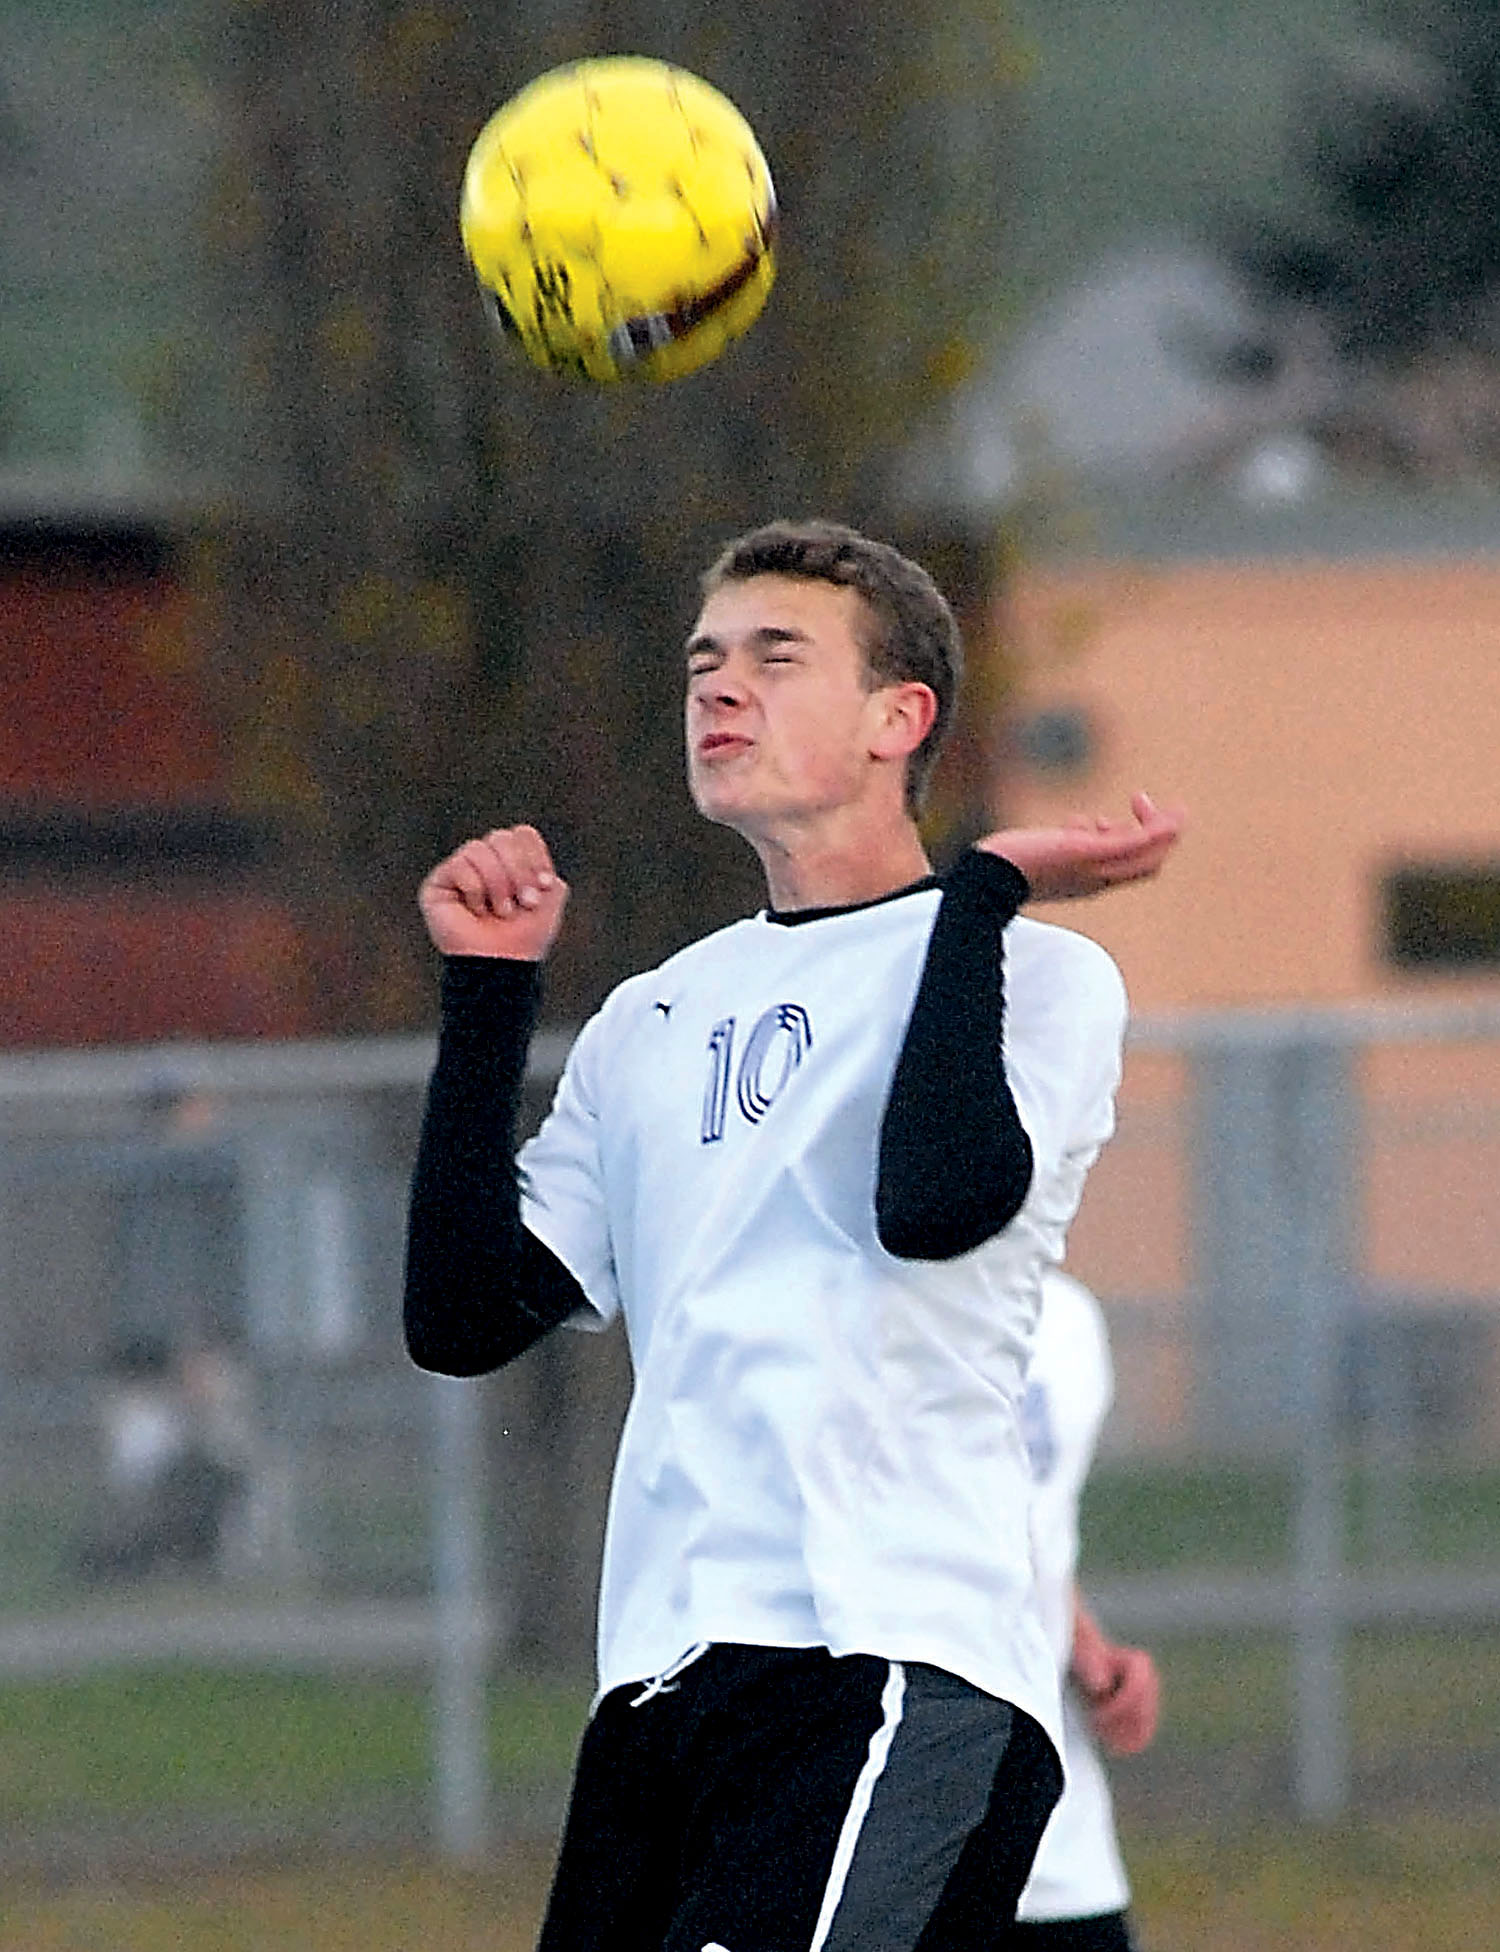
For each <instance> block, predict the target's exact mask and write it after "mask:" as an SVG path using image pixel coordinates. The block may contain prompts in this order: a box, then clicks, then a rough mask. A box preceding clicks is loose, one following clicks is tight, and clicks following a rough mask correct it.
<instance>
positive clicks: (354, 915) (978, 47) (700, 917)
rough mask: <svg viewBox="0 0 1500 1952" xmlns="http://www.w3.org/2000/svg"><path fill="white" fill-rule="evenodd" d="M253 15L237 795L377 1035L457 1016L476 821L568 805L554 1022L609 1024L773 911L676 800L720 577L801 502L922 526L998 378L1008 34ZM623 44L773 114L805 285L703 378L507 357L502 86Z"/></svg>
mask: <svg viewBox="0 0 1500 1952" xmlns="http://www.w3.org/2000/svg"><path fill="white" fill-rule="evenodd" d="M218 18H219V26H218V28H217V30H216V37H215V39H216V45H217V47H218V49H219V62H220V65H219V70H218V74H217V77H216V85H217V87H218V89H219V92H220V96H221V100H222V104H223V111H224V115H225V118H226V128H227V141H226V157H225V167H224V172H223V181H222V186H221V190H220V194H219V196H218V198H217V201H216V205H215V208H214V212H213V233H214V238H215V243H216V250H217V256H218V260H219V263H220V264H221V265H222V267H223V270H224V274H225V276H224V281H223V287H222V288H223V291H224V294H225V303H224V315H225V317H226V320H227V321H228V322H229V323H228V324H227V325H226V332H225V340H226V347H227V348H228V350H229V352H230V353H231V354H232V355H233V356H234V357H235V359H236V360H237V362H238V364H237V372H238V401H239V411H238V415H237V431H236V434H235V436H234V439H233V440H232V442H231V443H230V446H231V453H230V456H229V466H228V478H229V480H230V482H231V495H230V497H229V499H228V501H227V502H226V505H225V506H224V507H223V508H222V509H221V510H219V511H218V512H217V513H216V515H215V516H214V518H213V519H212V520H211V521H209V522H208V523H206V524H205V525H204V530H203V533H202V535H201V538H200V545H199V548H198V553H197V569H196V576H195V581H196V584H197V587H198V590H199V594H200V596H201V598H202V600H203V603H204V604H205V606H206V607H207V609H208V611H209V613H210V616H211V625H212V641H213V643H214V645H215V654H214V659H213V671H214V674H215V678H216V681H217V686H218V691H219V696H220V699H221V702H222V704H223V707H224V710H225V712H226V714H227V716H228V719H229V722H230V725H231V728H232V746H233V750H234V752H235V754H236V764H237V767H238V792H239V795H240V798H241V800H242V802H243V804H244V805H245V807H246V808H247V809H248V810H250V811H253V812H256V813H259V814H261V815H266V816H270V817H272V818H274V819H276V820H277V821H279V822H280V823H282V825H283V826H284V828H285V829H286V831H287V832H288V833H289V835H290V836H292V841H293V844H292V846H291V848H290V851H289V854H288V863H289V890H290V892H292V893H293V894H294V895H296V896H297V897H299V898H300V899H301V900H302V901H303V903H304V904H305V907H306V909H307V911H308V912H309V913H310V914H313V915H315V916H316V917H318V918H319V931H318V932H319V934H320V936H321V938H322V939H323V940H324V941H325V942H327V943H328V944H330V945H332V949H333V953H332V954H331V956H330V959H329V964H328V968H327V971H326V980H327V981H328V982H329V983H330V984H331V985H335V986H336V995H337V1001H336V1003H333V1004H331V1005H330V1015H331V1017H332V1018H333V1020H334V1021H336V1022H337V1023H338V1024H339V1025H340V1026H341V1027H344V1028H349V1029H357V1028H385V1027H392V1026H398V1025H406V1024H411V1023H414V1022H419V1021H425V1020H428V1019H429V1018H430V1015H431V1010H432V985H431V964H430V960H429V958H428V957H427V954H426V951H425V947H424V944H423V941H422V939H421V934H420V929H419V927H418V925H417V922H416V917H415V910H414V907H413V891H414V888H415V884H416V882H417V880H418V878H419V877H420V875H421V873H422V872H424V871H425V869H426V867H427V866H428V865H429V864H430V863H431V861H432V860H434V859H436V858H437V857H438V855H439V854H440V853H442V852H444V851H446V850H447V849H448V848H449V847H450V846H452V845H454V844H455V843H456V842H457V841H458V840H459V839H461V838H462V837H463V836H464V835H465V834H467V833H469V832H471V831H473V830H475V829H476V828H478V827H483V826H487V825H491V824H495V823H499V822H509V821H514V820H519V819H530V820H532V821H534V822H535V823H536V824H537V825H538V826H539V827H541V828H542V830H543V831H544V832H545V833H546V834H547V835H548V837H549V839H550V840H551V841H552V843H553V845H554V849H555V852H556V854H557V856H558V859H559V863H560V865H561V867H562V870H563V872H564V873H565V874H566V875H567V876H568V878H569V879H570V881H571V882H572V883H573V884H574V891H575V892H574V901H573V905H572V907H571V909H570V914H569V921H568V925H567V928H566V929H565V931H564V936H563V940H562V943H561V945H560V947H559V951H558V954H557V956H556V957H555V959H554V964H553V967H552V970H551V972H550V978H549V1004H550V1008H551V1010H552V1012H553V1013H554V1014H555V1015H577V1014H579V1013H581V1012H582V1011H583V1010H584V1009H586V1008H587V1007H590V1006H591V1005H592V1004H593V1003H594V1002H595V1001H596V1000H597V998H598V996H599V994H600V993H601V992H602V990H603V989H604V987H605V986H606V985H607V984H608V983H609V982H611V981H613V980H614V979H616V978H617V977H618V976H619V975H620V974H622V973H623V972H625V971H626V970H627V969H630V968H634V967H638V966H640V965H641V964H642V963H644V962H646V961H648V960H651V959H654V958H656V957H658V956H660V955H661V954H663V953H665V952H668V951H670V950H671V949H672V948H674V947H676V946H677V945H678V943H679V942H680V941H682V940H683V939H685V938H686V937H688V936H689V935H692V934H695V933H698V932H700V931H701V930H702V929H703V928H704V927H706V926H708V925H711V924H713V923H716V922H718V921H720V920H722V919H725V918H727V917H728V916H729V915H731V914H733V913H736V912H742V911H743V909H744V908H745V906H746V905H748V904H751V903H753V902H754V900H755V899H756V896H757V891H758V879H757V876H756V874H755V872H754V863H753V861H752V859H751V858H750V856H749V854H748V852H747V851H746V850H744V849H743V848H742V847H740V846H739V845H738V844H737V843H735V842H733V841H732V840H729V839H727V838H726V837H724V836H722V835H720V834H718V833H716V832H715V831H713V830H708V829H705V828H704V827H703V824H702V823H701V822H699V821H697V820H696V818H695V817H694V816H693V814H692V812H691V809H690V808H689V806H688V804H687V801H686V795H685V793H684V791H683V790H682V787H681V783H680V781H681V756H680V732H679V711H680V706H679V685H680V669H679V659H678V657H677V655H676V646H677V644H678V643H679V642H680V640H681V636H682V634H683V631H684V630H685V627H686V625H687V624H688V622H689V621H690V620H691V616H692V611H693V605H694V578H695V575H696V572H697V571H698V570H699V569H700V568H701V566H702V564H703V563H704V562H705V561H706V560H707V558H708V557H709V555H710V554H711V553H712V551H713V549H714V548H715V547H716V546H717V544H718V543H719V542H720V541H721V540H723V539H724V538H725V537H726V536H728V535H729V534H732V533H733V532H735V531H736V530H737V529H739V528H741V527H744V526H748V525H749V524H751V523H753V522H755V521H759V520H762V519H764V518H766V517H768V516H770V515H773V514H780V513H805V512H813V511H818V512H825V513H831V514H835V515H838V516H841V517H844V518H847V519H851V520H854V521H857V522H865V523H871V524H877V525H881V526H883V527H884V528H885V529H886V531H887V532H889V530H890V521H891V515H890V510H889V509H888V508H887V506H886V494H885V486H884V484H885V483H886V482H887V480H888V478H889V474H890V463H891V460H892V457H893V456H894V454H895V453H896V451H897V450H898V449H899V447H900V446H901V444H902V442H903V440H904V439H905V438H906V436H907V433H908V430H909V429H910V427H911V426H912V424H913V422H914V420H915V418H916V416H917V415H919V414H920V413H921V412H922V411H923V409H924V408H925V407H926V406H927V405H928V403H930V402H931V401H932V400H933V399H934V398H936V397H937V396H938V395H940V394H941V393H942V392H943V391H944V390H945V389H947V388H949V387H950V386H952V385H953V384H954V383H956V381H957V380H958V379H959V378H960V377H961V376H962V374H963V373H964V372H965V371H966V370H967V367H968V364H969V361H970V357H971V352H970V347H971V335H972V336H973V339H974V340H975V341H977V340H978V339H980V338H982V336H983V328H984V317H985V313H986V310H987V308H988V306H989V303H990V301H991V300H992V298H993V296H994V293H995V290H996V288H997V285H998V284H999V281H1000V267H1001V263H1002V258H1001V253H1002V247H1003V236H1004V218H1005V207H1006V200H1007V190H1008V186H1009V182H1010V176H1011V161H1010V155H1011V140H1010V115H1009V101H1010V98H1011V95H1012V91H1013V88H1014V86H1015V83H1016V80H1017V76H1018V63H1017V61H1016V58H1015V52H1014V44H1013V42H1012V39H1011V36H1010V33H1009V31H1008V28H1007V25H1006V22H1005V20H1004V17H1003V13H1002V12H1001V10H999V9H997V8H996V7H995V6H994V5H993V4H990V3H989V0H957V3H956V4H948V5H942V6H939V5H938V4H936V0H929V3H928V4H920V5H914V6H911V7H907V8H903V9H895V8H889V7H885V6H878V5H875V4H873V3H872V4H860V0H854V4H851V5H849V6H847V7H842V8H837V9H816V8H815V9H808V8H805V7H801V6H794V5H792V4H790V0H765V4H763V5H761V6H760V7H757V8H754V9H719V10H715V11H714V12H712V13H704V14H700V12H699V11H698V10H696V9H692V8H688V7H684V6H680V5H677V4H674V3H672V0H615V3H614V4H610V3H609V0H592V3H590V0H530V4H527V5H492V6H490V7H487V8H477V7H472V6H466V5H462V4H457V0H454V3H452V4H450V3H449V0H340V3H339V4H338V5H337V6H335V5H331V4H330V5H326V6H321V7H309V6H306V5H299V4H293V0H220V3H219V9H218ZM618 51H640V52H650V53H655V54H659V55H661V56H663V57H665V58H668V59H671V60H675V61H679V62H681V63H682V64H683V65H685V66H688V67H690V68H693V69H696V70H697V71H699V72H701V73H703V74H704V75H706V76H707V77H708V78H709V79H711V80H712V81H713V82H714V83H715V84H716V85H718V86H719V87H721V88H723V89H724V90H725V92H726V93H727V94H729V95H730V97H731V98H732V99H734V100H735V101H736V102H738V103H739V105H740V106H741V107H742V108H743V109H744V111H745V112H746V114H747V115H748V116H749V118H750V120H751V121H752V123H753V124H754V126H755V128H756V130H757V133H758V135H759V136H760V138H761V141H762V143H763V145H764V147H765V149H766V152H767V154H768V156H769V158H770V161H771V166H772V170H773V173H774V174H775V176H776V179H777V186H778V191H779V194H780V198H781V202H782V207H783V212H784V223H783V233H782V235H783V244H782V252H781V278H780V283H779V285H778V287H777V289H776V290H775V291H774V292H773V294H772V298H771V302H770V306H769V308H768V311H767V313H766V314H765V315H764V316H763V318H762V319H761V321H760V322H759V323H758V324H757V326H756V327H755V329H754V330H753V332H752V333H751V334H750V336H749V338H748V339H747V340H745V341H744V342H743V343H742V344H740V345H738V346H737V347H735V348H732V349H731V351H730V353H729V354H728V355H727V356H726V358H725V359H724V360H723V361H722V362H721V363H720V364H719V365H718V366H717V367H715V368H713V369H711V370H710V371H708V372H707V373H704V374H702V375H700V376H697V377H696V378H694V379H691V380H688V381H685V382H681V383H679V384H678V385H676V386H672V387H667V388H662V389H654V390H653V389H631V388H628V387H621V388H616V389H599V390H592V391H590V390H580V389H577V388H575V387H572V386H569V385H567V384H566V383H563V382H554V381H552V380H550V379H549V378H547V377H546V376H544V375H540V374H535V373H532V372H531V371H530V370H529V369H523V368H521V367H519V366H513V365H511V364H510V363H508V360H507V358H506V356H505V354H504V353H503V351H502V349H501V348H500V347H498V346H497V345H496V344H495V343H494V341H493V338H492V336H491V334H490V332H489V330H488V328H487V327H486V325H485V323H484V320H483V318H482V316H481V311H480V307H479V303H478V300H477V297H476V295H475V292H474V290H473V286H472V281H471V279H470V275H469V273H468V270H467V267H466V266H465V264H464V262H463V260H462V255H461V252H460V249H459V246H458V241H457V225H456V197H457V185H458V180H459V176H460V173H461V170H462V166H463V161H464V157H465V154H466V152H467V148H468V145H469V143H470V141H471V140H472V138H473V136H474V134H475V133H476V132H477V130H478V128H479V126H480V124H481V123H482V122H483V120H484V119H485V117H486V116H487V115H488V114H489V113H490V112H491V111H492V110H493V109H494V108H495V107H496V106H497V105H498V103H499V102H500V101H502V100H503V99H504V98H505V97H506V96H508V95H509V94H510V93H512V92H513V91H514V90H515V89H516V88H517V87H519V86H520V85H522V84H523V83H524V82H525V81H527V80H529V79H530V78H531V77H532V76H533V75H534V74H535V73H537V72H539V71H541V70H542V69H544V68H547V67H549V66H551V65H553V64H554V63H556V62H558V61H562V60H566V59H569V58H573V57H576V56H579V55H582V54H586V53H600V52H618ZM940 540H941V543H942V547H943V550H944V551H945V552H946V554H945V563H944V564H942V565H939V567H940V568H946V569H947V571H948V573H949V574H957V573H958V572H959V571H960V570H961V569H963V568H964V567H965V566H967V568H968V570H969V572H970V573H971V575H972V572H973V568H974V565H975V563H976V562H977V561H978V559H979V558H978V555H977V554H976V550H975V548H974V547H973V546H971V544H972V542H973V539H969V538H962V537H955V536H953V535H951V534H950V535H949V536H946V537H944V538H941V539H940ZM979 540H980V542H981V543H982V538H981V539H979ZM981 553H982V552H981ZM958 594H959V595H960V597H962V595H963V592H961V591H960V592H958ZM955 769H956V770H955V773H954V777H955V778H957V779H958V780H959V781H960V784H959V786H958V787H957V788H956V789H955V788H953V787H951V786H950V788H949V791H948V800H947V804H948V806H949V811H950V814H952V813H953V811H954V805H955V802H956V801H957V802H961V801H962V800H963V799H964V798H965V795H966V794H967V792H968V790H969V789H968V787H967V785H966V784H964V783H963V781H964V779H965V777H966V775H965V774H964V768H963V762H962V758H961V757H960V758H959V759H958V760H957V761H955ZM969 770H970V772H972V773H974V775H975V777H977V776H978V774H977V770H976V769H974V768H972V767H971V768H970V769H969Z"/></svg>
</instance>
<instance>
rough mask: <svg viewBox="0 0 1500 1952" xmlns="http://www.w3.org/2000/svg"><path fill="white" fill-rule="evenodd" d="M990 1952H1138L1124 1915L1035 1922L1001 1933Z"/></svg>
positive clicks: (1027, 1921) (1037, 1920)
mask: <svg viewBox="0 0 1500 1952" xmlns="http://www.w3.org/2000/svg"><path fill="white" fill-rule="evenodd" d="M990 1952H1136V1946H1135V1939H1134V1937H1133V1936H1132V1934H1131V1930H1130V1917H1129V1914H1128V1913H1127V1912H1123V1911H1105V1912H1100V1913H1099V1914H1098V1915H1097V1916H1095V1917H1093V1918H1032V1919H1027V1920H1026V1921H1025V1922H1024V1923H1021V1922H1018V1923H1016V1924H1014V1925H1012V1926H1011V1927H1010V1929H1009V1930H1008V1931H1005V1932H1002V1933H1000V1935H999V1936H998V1937H997V1938H996V1939H995V1941H994V1943H993V1945H992V1946H991V1949H990Z"/></svg>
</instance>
